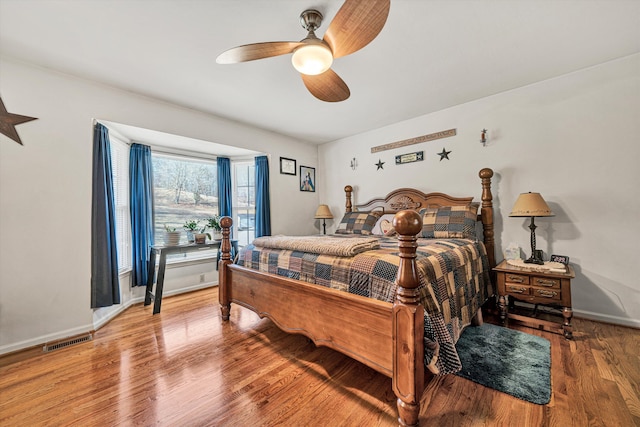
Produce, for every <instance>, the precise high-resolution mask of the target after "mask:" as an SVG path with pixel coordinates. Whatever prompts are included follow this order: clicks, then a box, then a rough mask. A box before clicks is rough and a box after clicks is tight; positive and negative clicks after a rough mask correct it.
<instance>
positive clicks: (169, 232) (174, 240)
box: [164, 224, 180, 246]
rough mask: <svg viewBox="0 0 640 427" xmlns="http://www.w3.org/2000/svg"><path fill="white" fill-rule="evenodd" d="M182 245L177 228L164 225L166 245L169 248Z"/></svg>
mask: <svg viewBox="0 0 640 427" xmlns="http://www.w3.org/2000/svg"><path fill="white" fill-rule="evenodd" d="M179 243H180V232H179V231H176V228H175V227H170V226H168V225H167V224H165V225H164V244H165V245H167V246H176V245H178V244H179Z"/></svg>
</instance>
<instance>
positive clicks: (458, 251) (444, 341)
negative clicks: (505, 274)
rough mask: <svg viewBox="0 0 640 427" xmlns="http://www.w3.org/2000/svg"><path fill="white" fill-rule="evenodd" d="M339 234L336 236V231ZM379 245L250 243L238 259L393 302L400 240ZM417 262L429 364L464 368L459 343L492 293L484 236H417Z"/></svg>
mask: <svg viewBox="0 0 640 427" xmlns="http://www.w3.org/2000/svg"><path fill="white" fill-rule="evenodd" d="M337 236H338V235H334V236H332V237H337ZM377 237H378V238H379V240H380V248H379V249H374V250H369V251H366V252H362V253H359V254H357V255H355V256H353V257H340V256H330V255H321V254H316V253H310V252H301V251H295V250H282V249H274V248H267V247H259V246H254V245H249V246H247V247H245V248H244V250H243V251H241V252H240V256H239V257H238V261H237V262H238V264H239V265H243V266H245V267H247V268H251V269H254V270H259V271H263V272H267V273H272V274H277V275H280V276H284V277H288V278H291V279H296V280H302V281H305V282H308V283H314V284H318V285H322V286H326V287H329V288H332V289H338V290H341V291H345V292H350V293H352V294H357V295H361V296H364V297H369V298H375V299H378V300H381V301H386V302H390V303H392V302H393V300H394V297H395V292H396V286H395V284H394V281H395V277H396V274H397V271H398V265H399V262H400V258H399V251H398V241H397V239H396V238H394V237H383V236H377ZM416 263H417V267H418V274H419V277H420V286H419V287H418V290H419V293H420V301H421V303H422V304H423V306H424V308H425V318H424V329H425V331H424V332H425V334H424V340H425V365H426V366H427V367H428V368H429V369H430V370H431V371H432V372H433V373H436V374H448V373H454V372H457V371H459V370H460V369H462V366H461V363H460V359H459V357H458V353H457V352H456V348H455V343H456V342H457V341H458V338H459V337H460V334H461V333H462V330H463V328H464V327H465V326H467V325H469V324H470V322H471V318H472V317H473V316H474V315H475V314H476V311H477V310H478V308H479V307H480V306H481V305H482V304H483V303H484V302H485V301H486V300H487V298H488V297H490V296H491V295H493V288H492V285H491V282H490V279H489V261H488V258H487V253H486V250H485V247H484V245H483V244H482V242H477V241H474V240H469V239H418V249H417V258H416Z"/></svg>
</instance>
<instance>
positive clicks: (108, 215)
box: [91, 123, 120, 308]
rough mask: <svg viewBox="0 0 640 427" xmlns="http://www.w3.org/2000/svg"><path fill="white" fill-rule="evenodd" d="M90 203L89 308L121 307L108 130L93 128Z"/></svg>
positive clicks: (98, 127)
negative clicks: (117, 305)
mask: <svg viewBox="0 0 640 427" xmlns="http://www.w3.org/2000/svg"><path fill="white" fill-rule="evenodd" d="M91 197H92V202H91V308H97V307H108V306H111V305H114V304H120V283H119V282H118V254H117V250H116V213H115V203H114V197H113V182H112V175H111V144H110V143H109V130H108V129H107V128H106V127H104V126H103V125H101V124H100V123H98V124H96V126H95V129H94V134H93V176H92V196H91Z"/></svg>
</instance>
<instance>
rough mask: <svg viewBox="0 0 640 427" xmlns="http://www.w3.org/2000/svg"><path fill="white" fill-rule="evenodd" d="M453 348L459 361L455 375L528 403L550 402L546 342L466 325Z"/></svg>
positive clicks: (548, 345) (495, 328)
mask: <svg viewBox="0 0 640 427" xmlns="http://www.w3.org/2000/svg"><path fill="white" fill-rule="evenodd" d="M456 349H457V350H458V354H459V356H460V361H461V362H462V371H460V372H458V373H457V374H456V375H458V376H460V377H463V378H467V379H469V380H471V381H473V382H476V383H478V384H482V385H483V386H485V387H490V388H492V389H494V390H498V391H501V392H503V393H507V394H510V395H512V396H515V397H517V398H519V399H522V400H526V401H527V402H531V403H536V404H538V405H545V404H547V403H549V400H550V399H551V343H550V342H549V340H547V339H545V338H542V337H537V336H534V335H529V334H526V333H524V332H520V331H514V330H512V329H508V328H504V327H501V326H496V325H491V324H489V323H485V324H483V325H482V326H467V327H466V328H465V329H464V331H462V336H461V337H460V339H459V340H458V343H457V344H456Z"/></svg>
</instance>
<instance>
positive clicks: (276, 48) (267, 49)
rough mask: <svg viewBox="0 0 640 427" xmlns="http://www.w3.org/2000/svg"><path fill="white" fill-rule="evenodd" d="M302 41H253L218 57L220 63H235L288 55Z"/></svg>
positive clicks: (226, 51) (217, 60)
mask: <svg viewBox="0 0 640 427" xmlns="http://www.w3.org/2000/svg"><path fill="white" fill-rule="evenodd" d="M301 44H302V43H300V42H266V43H252V44H245V45H243V46H237V47H233V48H231V49H229V50H225V51H224V52H222V53H221V54H220V55H218V57H217V58H216V62H217V63H218V64H235V63H238V62H246V61H253V60H255V59H263V58H270V57H272V56H279V55H286V54H287V53H291V52H293V50H294V49H295V48H296V47H298V46H300V45H301Z"/></svg>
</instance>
